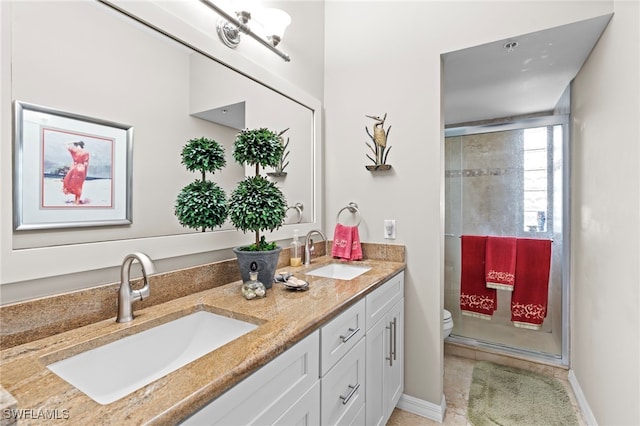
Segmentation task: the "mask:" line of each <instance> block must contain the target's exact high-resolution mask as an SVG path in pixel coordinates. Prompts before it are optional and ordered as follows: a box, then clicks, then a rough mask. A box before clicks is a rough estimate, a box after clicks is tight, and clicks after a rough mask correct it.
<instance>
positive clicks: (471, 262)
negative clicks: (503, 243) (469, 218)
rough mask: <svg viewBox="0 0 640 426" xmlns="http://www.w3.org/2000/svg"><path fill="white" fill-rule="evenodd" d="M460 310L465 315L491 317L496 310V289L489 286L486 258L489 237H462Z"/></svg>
mask: <svg viewBox="0 0 640 426" xmlns="http://www.w3.org/2000/svg"><path fill="white" fill-rule="evenodd" d="M461 239H462V241H461V263H462V270H461V272H460V310H461V311H462V313H463V314H464V315H469V316H474V317H479V318H484V319H491V316H492V315H493V312H494V311H495V310H496V290H495V289H493V288H487V285H486V282H485V273H484V263H485V262H484V259H485V250H486V244H487V237H480V236H471V235H463V236H462V237H461Z"/></svg>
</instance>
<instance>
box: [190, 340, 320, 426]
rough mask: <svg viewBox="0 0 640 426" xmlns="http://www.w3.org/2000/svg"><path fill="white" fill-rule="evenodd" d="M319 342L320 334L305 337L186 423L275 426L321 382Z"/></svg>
mask: <svg viewBox="0 0 640 426" xmlns="http://www.w3.org/2000/svg"><path fill="white" fill-rule="evenodd" d="M319 340H320V339H319V336H318V332H317V331H316V332H314V333H313V334H311V335H309V336H307V337H305V338H304V339H303V340H301V341H300V342H298V343H297V344H295V345H294V346H293V347H292V348H290V349H289V350H287V351H286V352H284V353H283V354H281V355H280V356H278V357H277V358H275V359H274V360H273V361H271V362H270V363H268V364H267V365H265V366H264V367H262V368H261V369H259V370H258V371H256V372H255V373H253V374H252V375H251V376H249V377H247V378H246V379H244V380H243V381H241V382H240V383H238V384H237V385H236V386H234V387H233V388H231V389H230V390H229V391H227V392H226V393H224V394H222V395H221V396H220V397H219V398H217V399H214V400H213V401H212V402H210V403H209V404H208V405H206V406H205V407H204V408H202V409H201V410H200V411H197V412H196V413H195V414H193V415H192V416H191V417H189V418H187V419H186V420H185V421H184V423H183V424H187V425H198V426H202V425H215V424H220V425H251V424H273V423H274V422H275V421H276V420H277V419H278V418H279V417H281V416H282V415H283V414H284V413H286V412H287V410H289V409H290V408H291V405H292V403H293V402H295V401H296V399H298V398H299V397H300V395H302V394H304V393H305V392H306V391H307V390H308V389H310V388H311V387H312V386H313V385H314V383H317V382H318V364H319V360H318V353H319ZM302 404H305V403H304V402H302ZM315 404H316V405H317V401H315ZM248 407H250V409H248ZM311 411H312V410H311Z"/></svg>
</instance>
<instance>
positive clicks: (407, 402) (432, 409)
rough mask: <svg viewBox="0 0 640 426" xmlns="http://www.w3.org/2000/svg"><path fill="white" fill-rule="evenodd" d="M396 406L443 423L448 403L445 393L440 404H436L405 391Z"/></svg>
mask: <svg viewBox="0 0 640 426" xmlns="http://www.w3.org/2000/svg"><path fill="white" fill-rule="evenodd" d="M396 407H398V408H399V409H401V410H404V411H408V412H410V413H413V414H417V415H418V416H422V417H426V418H427V419H429V420H434V421H436V422H439V423H442V422H443V420H444V412H445V409H446V408H447V403H446V401H445V398H444V395H442V401H441V402H440V405H436V404H433V403H431V402H428V401H425V400H422V399H418V398H415V397H413V396H409V395H407V394H404V393H403V394H402V396H400V400H398V404H397V405H396Z"/></svg>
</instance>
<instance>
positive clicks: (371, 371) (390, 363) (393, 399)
mask: <svg viewBox="0 0 640 426" xmlns="http://www.w3.org/2000/svg"><path fill="white" fill-rule="evenodd" d="M390 302H393V303H390ZM366 346H367V366H366V374H367V378H366V382H367V387H366V408H365V411H366V423H367V425H385V424H386V423H387V421H388V420H389V417H390V416H391V413H392V412H393V409H394V408H395V406H396V404H397V403H398V400H399V399H400V396H401V395H402V392H403V390H404V274H403V273H400V274H398V275H396V276H395V277H393V278H391V280H390V281H389V282H387V283H385V284H383V285H382V286H381V287H380V288H379V289H377V290H376V291H374V292H373V293H371V294H370V295H368V296H367V336H366Z"/></svg>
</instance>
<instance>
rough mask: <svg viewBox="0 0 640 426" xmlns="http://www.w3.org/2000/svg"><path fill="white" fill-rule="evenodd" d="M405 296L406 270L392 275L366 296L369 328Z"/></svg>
mask: <svg viewBox="0 0 640 426" xmlns="http://www.w3.org/2000/svg"><path fill="white" fill-rule="evenodd" d="M403 297H404V271H402V272H400V273H399V274H398V275H396V276H394V277H392V278H390V279H389V281H387V282H386V283H384V284H382V285H381V286H380V287H378V288H377V289H376V290H375V291H373V292H372V293H371V294H369V295H367V297H366V299H365V300H366V304H367V325H366V327H367V330H369V329H370V328H371V327H372V326H373V325H374V324H375V323H376V322H378V320H379V319H380V318H382V317H383V316H384V315H385V314H386V313H387V312H388V311H389V309H391V307H392V306H393V305H395V304H396V302H397V301H398V300H400V299H402V298H403Z"/></svg>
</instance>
